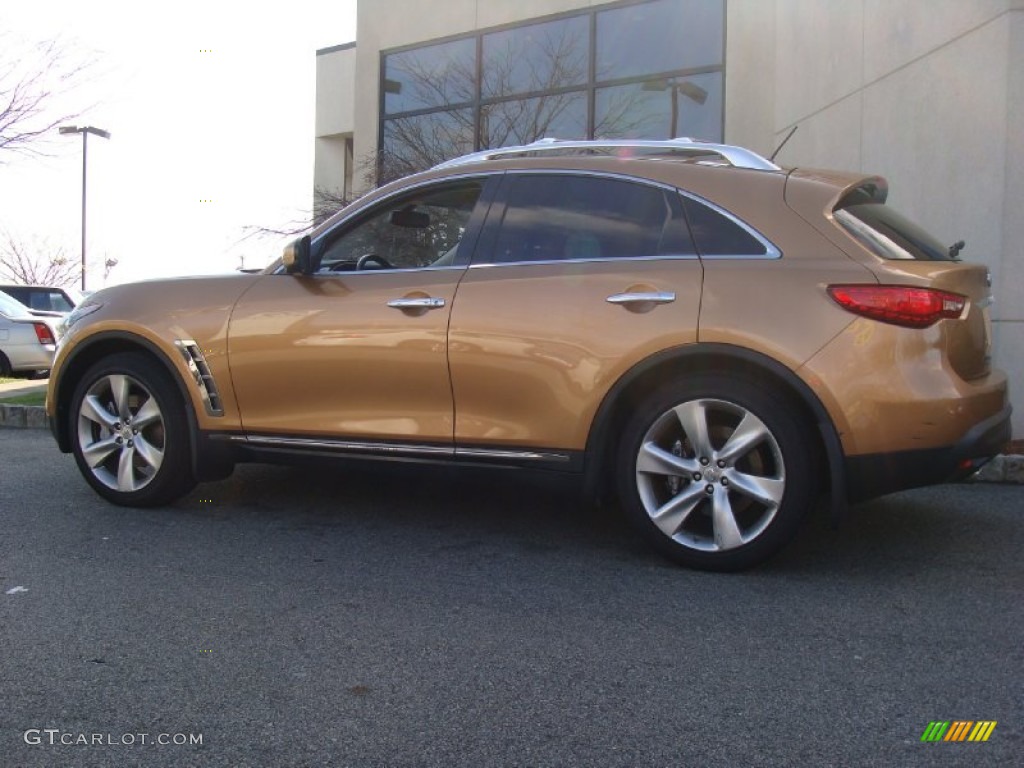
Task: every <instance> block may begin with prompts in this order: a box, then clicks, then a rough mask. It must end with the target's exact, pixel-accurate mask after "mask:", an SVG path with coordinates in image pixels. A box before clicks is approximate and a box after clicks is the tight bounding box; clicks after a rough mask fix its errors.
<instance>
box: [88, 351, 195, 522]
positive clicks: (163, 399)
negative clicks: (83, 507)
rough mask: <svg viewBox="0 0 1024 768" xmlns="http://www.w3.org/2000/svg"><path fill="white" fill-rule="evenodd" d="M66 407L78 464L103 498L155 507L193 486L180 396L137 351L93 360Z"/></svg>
mask: <svg viewBox="0 0 1024 768" xmlns="http://www.w3.org/2000/svg"><path fill="white" fill-rule="evenodd" d="M70 414H71V415H70V418H71V424H70V426H71V444H72V450H73V451H74V454H75V460H76V462H77V463H78V468H79V469H80V470H81V472H82V474H83V475H84V476H85V479H86V480H87V481H88V482H89V484H90V485H91V486H92V487H93V488H94V489H95V490H96V492H97V493H99V494H100V495H101V496H103V497H104V498H105V499H107V500H109V501H112V502H113V503H115V504H120V505H122V506H134V507H151V506H159V505H161V504H167V503H169V502H171V501H174V500H175V499H177V498H178V497H180V496H182V495H184V494H185V493H188V491H190V490H191V489H192V488H193V487H194V486H195V479H194V478H193V476H192V469H191V463H190V460H189V458H190V454H189V439H188V427H187V424H186V415H185V406H184V403H183V402H182V398H181V395H180V394H179V393H178V391H177V390H176V389H175V387H174V384H173V382H171V381H169V380H168V374H167V372H166V371H165V370H164V369H163V368H162V367H161V366H160V365H159V364H158V363H156V362H154V361H153V360H151V359H150V358H148V357H146V356H145V355H142V354H139V353H134V352H125V353H120V354H116V355H111V356H110V357H108V358H105V359H104V360H101V361H100V362H98V363H96V364H95V365H93V366H92V367H91V368H90V369H89V370H88V371H87V372H86V374H85V376H83V377H82V379H81V381H80V382H79V383H78V386H77V387H76V389H75V393H74V395H73V397H72V403H71V411H70Z"/></svg>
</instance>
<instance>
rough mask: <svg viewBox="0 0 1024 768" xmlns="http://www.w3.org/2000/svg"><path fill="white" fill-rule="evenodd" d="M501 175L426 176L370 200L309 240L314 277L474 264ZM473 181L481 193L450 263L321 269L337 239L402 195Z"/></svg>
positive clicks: (451, 267)
mask: <svg viewBox="0 0 1024 768" xmlns="http://www.w3.org/2000/svg"><path fill="white" fill-rule="evenodd" d="M502 175H503V174H502V172H500V171H499V172H494V171H491V172H485V173H471V174H459V175H457V176H446V177H444V178H439V179H426V180H423V181H420V182H418V183H416V184H411V185H408V186H403V187H402V188H401V189H396V190H395V191H394V192H393V193H391V194H388V195H384V196H382V197H379V198H377V199H375V200H372V201H370V202H368V203H367V204H366V205H365V206H362V207H360V208H359V209H358V210H354V211H352V212H351V213H350V214H349V215H347V216H345V217H343V218H342V219H340V220H339V221H337V222H335V223H334V225H333V226H331V227H329V228H328V229H325V230H324V231H323V232H321V233H320V234H318V235H317V236H316V237H315V238H314V239H313V240H312V242H311V243H310V250H311V253H312V254H313V257H314V259H315V261H316V263H317V265H318V266H317V271H316V272H314V273H313V275H312V277H321V278H323V277H326V278H337V277H345V278H348V277H352V276H354V275H368V274H397V273H403V272H431V271H439V270H448V269H460V270H461V269H466V267H467V266H468V265H469V264H470V263H471V261H472V258H473V255H474V253H475V250H476V248H477V246H478V244H479V239H480V233H481V230H482V229H483V225H484V221H485V219H487V217H488V212H489V210H490V208H491V207H492V202H493V198H494V196H495V193H496V191H497V188H498V186H499V183H500V180H501V176H502ZM470 183H478V184H479V185H480V187H481V189H480V195H479V197H477V200H476V204H475V205H474V206H473V210H472V212H471V213H470V215H469V219H468V221H467V222H466V231H465V233H464V234H463V236H462V239H461V240H460V241H459V250H458V251H457V252H456V257H455V259H454V260H453V261H452V263H451V264H446V265H443V266H439V267H437V266H433V265H427V266H424V267H398V268H394V269H366V270H351V271H349V270H342V271H336V272H334V271H322V269H321V267H320V260H321V259H322V258H323V253H324V251H325V250H326V249H327V248H329V247H330V245H331V244H332V243H333V242H334V241H336V240H338V239H339V238H342V237H344V236H345V235H346V234H348V233H349V232H351V231H352V230H354V229H355V228H356V227H359V226H361V225H363V224H365V223H366V222H367V221H369V220H370V219H372V218H374V217H375V216H377V215H378V214H380V213H381V212H383V211H384V210H386V209H387V208H390V207H392V206H394V205H395V204H396V203H398V202H400V201H401V200H402V199H403V198H405V197H411V196H416V195H422V194H423V193H424V192H425V191H427V190H428V189H430V190H431V191H433V190H440V189H443V188H445V187H455V186H459V185H462V184H470ZM280 273H284V272H283V268H282V270H280Z"/></svg>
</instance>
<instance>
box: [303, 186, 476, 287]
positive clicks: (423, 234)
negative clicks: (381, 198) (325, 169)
mask: <svg viewBox="0 0 1024 768" xmlns="http://www.w3.org/2000/svg"><path fill="white" fill-rule="evenodd" d="M481 189H482V186H481V184H480V183H479V182H470V183H468V184H467V183H464V184H458V185H451V184H449V185H446V186H444V187H442V188H436V187H435V188H432V189H429V190H419V191H417V192H416V193H414V194H412V195H405V196H402V197H400V198H397V199H394V198H393V199H391V200H388V201H387V202H386V203H384V204H383V205H380V206H378V207H377V208H375V209H374V210H373V211H372V212H371V213H370V214H369V218H364V219H362V220H361V221H360V222H358V223H356V224H355V226H349V227H346V229H345V231H343V232H341V233H340V234H339V235H338V236H337V237H335V238H334V239H333V240H332V241H330V242H329V243H328V245H327V247H326V249H325V251H324V255H323V259H322V260H321V263H320V270H321V272H350V271H352V270H354V269H355V268H356V265H357V263H358V262H359V259H360V258H361V257H364V256H366V255H367V254H372V255H374V256H376V257H378V259H368V260H366V262H365V263H364V265H363V269H387V268H388V267H391V268H394V269H418V268H420V267H430V266H451V264H452V263H453V261H454V259H455V253H456V249H457V247H458V244H459V242H460V240H461V239H462V236H463V235H464V234H465V232H466V227H467V225H468V224H469V218H470V216H471V215H472V213H473V207H474V206H475V205H476V201H477V198H479V197H480V191H481Z"/></svg>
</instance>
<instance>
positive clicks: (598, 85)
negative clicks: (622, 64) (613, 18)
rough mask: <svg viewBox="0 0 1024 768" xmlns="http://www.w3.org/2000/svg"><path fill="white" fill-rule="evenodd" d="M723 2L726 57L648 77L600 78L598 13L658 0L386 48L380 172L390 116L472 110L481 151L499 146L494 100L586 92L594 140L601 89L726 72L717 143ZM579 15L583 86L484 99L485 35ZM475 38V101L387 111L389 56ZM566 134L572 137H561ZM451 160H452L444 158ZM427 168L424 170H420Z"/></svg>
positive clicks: (724, 2)
mask: <svg viewBox="0 0 1024 768" xmlns="http://www.w3.org/2000/svg"><path fill="white" fill-rule="evenodd" d="M720 1H721V13H722V22H721V34H722V46H721V53H722V56H721V61H720V62H718V63H713V64H707V65H701V66H695V67H688V68H683V69H676V70H671V71H666V72H650V73H646V74H643V75H635V76H630V77H618V78H616V77H608V78H605V79H599V78H598V73H597V69H596V67H597V56H598V51H597V20H598V16H599V15H600V14H601V13H603V12H606V11H612V10H618V9H622V8H628V7H630V6H634V5H643V4H645V3H650V2H655V0H624V1H623V2H615V3H608V4H605V5H598V6H593V7H589V8H583V9H577V10H572V11H566V12H563V13H554V14H548V15H545V16H538V17H534V18H529V19H524V20H522V21H516V22H512V23H509V24H502V25H498V26H494V27H487V28H484V29H476V30H473V31H472V32H468V33H462V34H456V35H449V36H446V37H442V38H436V39H432V40H425V41H422V42H419V43H415V44H411V45H405V46H399V47H395V48H390V49H387V50H381V51H380V52H379V62H378V76H379V80H378V82H379V85H378V103H377V157H378V165H377V175H378V178H380V177H381V176H382V175H383V173H384V164H385V152H386V147H385V145H384V137H385V124H386V123H387V122H388V121H390V120H396V119H399V118H403V117H405V118H410V117H419V116H421V115H426V114H431V113H437V112H445V111H451V110H453V109H470V110H471V111H472V115H473V126H474V129H473V134H474V136H473V151H480V150H481V149H494V147H485V146H484V141H483V140H484V138H485V137H484V136H483V135H482V122H483V121H482V118H481V115H482V110H483V108H484V107H486V106H490V105H493V104H499V103H502V102H507V101H521V100H525V99H530V98H537V97H543V96H551V95H557V94H562V93H582V94H584V96H585V102H586V136H585V137H582V138H586V139H593V138H594V130H595V120H596V99H597V92H598V90H600V89H602V88H609V87H612V86H620V85H630V84H636V83H644V82H650V81H657V80H664V81H666V82H667V81H670V80H681V79H685V78H687V77H691V76H695V75H702V74H710V73H721V76H722V86H721V88H722V91H721V94H720V97H721V104H720V107H721V114H720V116H719V120H718V124H719V126H720V127H721V135H720V136H718V137H717V138H715V139H714V140H715V141H719V142H721V141H722V140H723V139H724V135H725V103H726V63H727V62H726V59H727V51H728V29H727V20H728V7H727V6H728V0H720ZM575 17H587V22H588V35H589V39H588V50H587V57H588V61H587V74H586V81H585V82H584V83H582V84H575V85H571V86H565V87H561V88H553V89H550V90H545V91H531V92H523V93H516V94H513V95H505V96H500V97H485V96H484V95H483V71H482V68H483V65H484V63H483V40H484V37H485V36H487V35H490V34H494V33H501V32H506V31H509V30H514V29H519V28H524V27H530V26H534V25H538V24H544V23H548V22H555V21H561V20H565V19H571V18H575ZM466 39H474V40H475V42H476V62H475V74H476V82H475V87H474V89H473V91H474V99H473V100H472V101H470V102H460V103H459V104H450V105H447V104H446V105H440V106H434V107H424V108H420V109H415V110H409V111H404V112H394V113H391V114H389V113H387V112H386V111H385V97H386V93H385V83H386V82H387V59H388V56H393V55H396V54H402V53H406V52H409V51H415V50H418V49H422V48H429V47H432V46H436V45H441V44H445V43H451V42H456V41H459V40H466ZM557 138H567V137H557ZM443 159H450V158H443ZM437 162H442V159H438V160H437ZM421 170H425V169H421Z"/></svg>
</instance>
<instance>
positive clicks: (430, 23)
mask: <svg viewBox="0 0 1024 768" xmlns="http://www.w3.org/2000/svg"><path fill="white" fill-rule="evenodd" d="M603 4H604V3H602V2H598V1H596V0H445V2H444V3H435V2H426V1H424V0H390V1H389V2H378V1H377V0H362V2H360V4H359V16H358V22H357V40H358V46H357V47H356V49H355V56H354V70H353V71H352V74H351V76H350V78H351V82H352V83H353V85H354V84H355V83H358V84H359V87H358V88H355V89H354V93H353V95H352V100H351V101H350V102H347V103H345V102H342V101H341V100H340V98H339V96H332V97H331V99H335V98H339V100H338V101H337V102H334V103H335V104H340V105H341V108H343V109H344V108H345V107H347V109H348V110H349V111H348V112H347V115H348V119H350V122H351V130H352V132H353V135H354V139H355V142H354V153H355V159H356V163H357V164H359V162H360V161H361V160H362V159H365V158H366V157H369V156H371V155H372V154H373V153H374V152H375V151H376V149H377V147H376V143H377V129H378V114H377V107H378V98H379V97H378V93H379V86H378V81H379V76H380V51H381V50H384V49H389V48H396V47H400V46H404V45H410V44H414V43H419V42H423V41H426V40H431V39H435V38H440V37H445V36H448V35H454V34H459V33H464V32H468V31H472V30H474V29H481V28H486V27H490V26H494V25H498V24H506V23H509V22H515V21H521V20H525V19H531V18H536V17H538V16H543V15H547V14H551V13H559V12H563V11H569V10H573V9H576V8H581V7H584V6H590V5H603ZM726 30H727V31H726V37H727V45H726V81H725V88H726V99H725V140H726V141H727V142H730V143H735V144H741V145H744V146H748V147H750V148H751V149H754V150H757V151H760V152H762V153H765V154H767V153H770V152H771V151H772V150H773V148H774V147H775V146H776V145H777V144H778V143H779V142H780V141H781V140H782V138H783V137H784V136H785V135H786V133H787V132H788V131H789V130H790V129H791V128H792V127H793V126H794V125H797V126H799V128H798V130H797V132H796V134H795V135H794V136H793V138H792V139H791V140H790V142H789V143H788V144H787V145H786V147H785V148H783V150H782V151H781V153H780V154H779V156H778V161H779V162H780V163H782V164H784V165H802V166H824V167H831V168H843V169H849V170H862V171H865V172H870V173H878V174H881V175H884V176H886V178H888V179H889V182H890V190H891V191H890V201H891V202H892V204H893V205H894V206H896V207H898V208H900V209H901V210H903V211H904V212H906V213H907V214H908V215H910V216H911V217H912V218H915V219H917V220H918V221H920V223H921V224H923V225H924V226H925V227H926V228H928V229H930V230H931V231H933V232H934V233H935V234H936V235H938V236H939V237H940V238H941V239H942V240H944V241H948V242H950V243H952V242H954V241H956V240H959V239H964V240H966V241H967V248H966V249H965V251H964V256H965V257H966V258H968V259H971V260H975V261H980V262H983V263H985V264H987V265H988V266H990V267H991V269H992V272H993V278H994V280H995V296H996V303H995V305H994V308H993V317H994V320H995V322H994V333H995V355H996V361H997V364H998V365H999V366H1000V367H1002V368H1004V369H1006V370H1007V372H1008V373H1010V374H1011V382H1012V387H1013V399H1014V401H1015V407H1016V413H1015V417H1014V426H1015V434H1016V435H1017V436H1024V215H1021V213H1020V209H1021V204H1020V201H1021V200H1022V199H1024V0H899V2H893V0H728V2H727V20H726ZM319 72H320V70H319V68H318V78H319ZM346 76H348V75H346ZM331 77H333V76H331ZM328 79H330V78H328ZM325 86H326V83H325ZM332 87H333V86H332ZM334 93H338V92H337V90H335V91H334ZM324 98H325V95H324V93H323V92H321V89H320V82H319V79H318V112H317V120H318V137H320V136H321V134H320V133H319V126H320V120H321V111H320V110H321V106H319V105H320V102H321V101H322V100H323V99H324ZM334 108H335V107H334V106H325V107H323V109H324V110H325V112H324V115H325V117H324V120H325V124H327V123H330V124H332V125H333V124H334V122H332V121H334V120H335V118H333V117H330V118H329V117H328V115H329V114H330V110H331V109H334ZM335 122H337V121H335ZM342 122H343V121H342ZM339 124H340V123H339ZM321 140H322V139H320V138H318V142H320V141H321ZM334 149H336V148H334ZM331 151H332V148H331V147H327V148H326V149H325V151H324V153H323V160H322V162H321V159H320V155H321V153H320V152H319V147H318V168H321V167H322V172H323V173H327V172H328V169H329V167H333V166H334V164H335V163H336V159H334V158H332V157H331V155H330V152H331ZM356 185H357V187H358V186H359V180H358V179H357V181H356Z"/></svg>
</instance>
